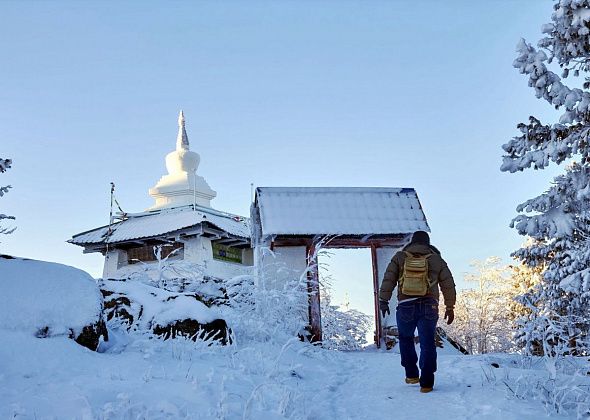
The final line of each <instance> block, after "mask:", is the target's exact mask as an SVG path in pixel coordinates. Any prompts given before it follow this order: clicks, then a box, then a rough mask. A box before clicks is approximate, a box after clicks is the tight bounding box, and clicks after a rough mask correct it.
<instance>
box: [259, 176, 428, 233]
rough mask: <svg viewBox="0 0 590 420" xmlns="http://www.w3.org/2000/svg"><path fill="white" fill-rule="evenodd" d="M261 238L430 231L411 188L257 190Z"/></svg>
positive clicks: (273, 188)
mask: <svg viewBox="0 0 590 420" xmlns="http://www.w3.org/2000/svg"><path fill="white" fill-rule="evenodd" d="M255 206H256V207H258V208H259V211H260V223H261V225H262V226H261V227H262V232H261V233H262V235H317V234H325V235H336V234H348V235H369V234H373V235H378V234H403V233H412V232H415V231H417V230H424V231H430V228H429V227H428V222H427V221H426V216H425V215H424V212H423V211H422V206H421V205H420V201H419V200H418V195H417V194H416V191H415V190H414V189H413V188H348V187H344V188H339V187H330V188H322V187H309V188H288V187H279V188H275V187H260V188H257V189H256V204H255Z"/></svg>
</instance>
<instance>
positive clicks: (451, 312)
mask: <svg viewBox="0 0 590 420" xmlns="http://www.w3.org/2000/svg"><path fill="white" fill-rule="evenodd" d="M444 319H446V320H447V325H451V324H452V323H453V320H454V319H455V311H454V310H453V308H447V310H446V311H445V318H444Z"/></svg>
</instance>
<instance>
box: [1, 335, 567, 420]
mask: <svg viewBox="0 0 590 420" xmlns="http://www.w3.org/2000/svg"><path fill="white" fill-rule="evenodd" d="M104 344H105V343H103V345H104ZM109 346H110V347H108V348H107V347H105V348H103V350H105V351H104V352H103V353H97V352H92V351H90V350H88V349H86V348H84V347H82V346H79V345H78V344H76V343H75V342H74V341H72V340H69V339H67V338H65V337H52V338H44V339H39V338H35V337H33V336H31V335H30V334H27V333H21V332H15V331H7V330H5V331H2V340H1V341H0V418H19V419H28V418H30V419H44V418H58V419H62V418H84V419H91V418H99V419H103V418H104V419H127V418H130V419H131V418H133V419H136V418H146V419H161V418H191V419H192V418H195V419H210V418H227V419H239V418H244V419H275V418H297V419H383V418H396V419H432V418H456V419H462V418H490V419H503V420H508V419H519V420H520V419H538V418H540V417H546V414H545V411H544V409H543V407H542V405H541V404H539V403H536V402H533V401H523V400H519V399H516V398H511V397H510V396H511V392H510V391H509V390H508V389H507V387H506V386H505V385H504V384H503V379H504V378H507V377H512V378H516V377H517V376H519V375H521V374H522V373H523V371H521V370H520V369H518V363H517V360H516V359H515V358H514V357H511V356H507V355H493V356H487V357H483V356H482V357H476V356H458V355H450V354H441V355H440V356H439V361H440V364H439V373H438V375H437V381H436V388H435V391H434V392H432V393H430V394H421V393H420V392H419V390H418V386H417V385H406V384H405V383H403V371H402V369H401V367H400V365H399V354H396V353H395V351H392V352H386V351H381V350H376V349H374V348H369V349H367V350H365V351H361V352H338V351H328V350H322V349H319V348H314V347H311V346H310V345H305V344H303V343H301V342H299V341H297V340H293V341H291V342H287V344H286V345H283V346H280V345H278V344H273V343H260V342H243V343H240V342H238V343H235V344H234V345H232V346H225V347H223V346H213V347H207V346H205V345H203V344H202V343H199V342H197V343H196V344H195V343H193V342H191V341H185V340H182V339H181V340H178V339H177V340H168V341H162V340H159V339H149V338H147V337H146V338H142V337H135V338H129V336H126V335H124V334H121V333H120V334H113V333H111V343H110V345H109ZM491 363H499V365H500V367H499V368H494V367H492V366H491ZM527 374H531V373H530V371H529V373H527ZM532 374H535V373H532ZM536 375H537V376H540V375H541V376H542V375H543V373H542V372H541V371H539V372H538V373H536ZM552 418H567V417H559V416H557V415H552Z"/></svg>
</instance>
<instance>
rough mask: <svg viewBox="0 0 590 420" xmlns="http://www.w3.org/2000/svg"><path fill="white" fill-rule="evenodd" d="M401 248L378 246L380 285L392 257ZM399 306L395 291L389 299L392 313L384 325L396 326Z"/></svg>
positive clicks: (384, 321)
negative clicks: (396, 311)
mask: <svg viewBox="0 0 590 420" xmlns="http://www.w3.org/2000/svg"><path fill="white" fill-rule="evenodd" d="M400 249H401V247H400V248H397V247H396V248H391V247H384V248H377V272H378V273H379V287H381V283H382V282H383V276H384V275H385V270H386V269H387V265H388V264H389V261H391V258H392V257H393V256H394V255H395V253H396V252H397V251H399V250H400ZM396 306H397V293H395V292H394V293H393V295H392V296H391V300H390V301H389V312H390V314H389V315H387V316H386V317H385V318H384V319H383V322H382V325H383V327H389V326H395V325H397V322H396V321H395V307H396Z"/></svg>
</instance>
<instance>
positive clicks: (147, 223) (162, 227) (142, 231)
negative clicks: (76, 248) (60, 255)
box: [68, 206, 250, 245]
mask: <svg viewBox="0 0 590 420" xmlns="http://www.w3.org/2000/svg"><path fill="white" fill-rule="evenodd" d="M204 222H207V223H210V224H211V225H213V226H215V227H217V228H219V229H221V230H223V231H225V232H227V233H229V234H230V235H234V236H238V237H241V238H250V221H249V219H247V218H244V217H241V216H236V215H233V214H229V213H224V212H220V211H217V210H213V209H210V208H207V209H205V208H202V207H199V206H197V210H193V207H192V206H185V207H180V208H175V209H167V210H157V211H149V212H145V213H138V214H131V215H127V218H126V219H124V220H122V221H120V222H117V223H114V224H113V225H112V227H111V228H112V234H111V235H110V236H109V238H108V242H109V243H117V242H126V241H132V240H135V239H142V238H151V237H157V236H160V235H164V234H167V233H171V232H176V231H178V230H181V229H186V228H189V227H191V226H196V225H198V224H200V223H204ZM108 230H109V227H108V226H103V227H100V228H96V229H93V230H90V231H88V232H83V233H79V234H77V235H74V236H73V237H72V239H70V240H69V241H68V242H70V243H73V244H76V245H90V244H100V243H106V237H107V233H108Z"/></svg>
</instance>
